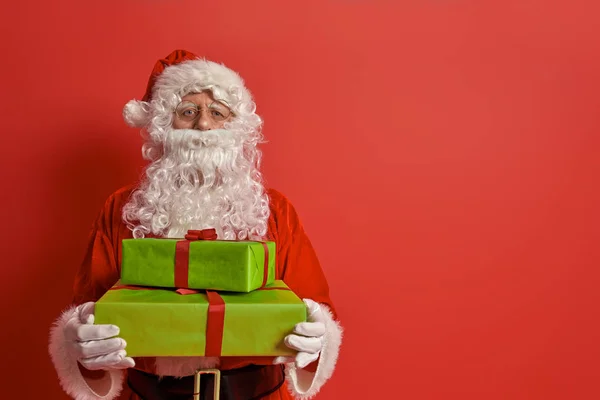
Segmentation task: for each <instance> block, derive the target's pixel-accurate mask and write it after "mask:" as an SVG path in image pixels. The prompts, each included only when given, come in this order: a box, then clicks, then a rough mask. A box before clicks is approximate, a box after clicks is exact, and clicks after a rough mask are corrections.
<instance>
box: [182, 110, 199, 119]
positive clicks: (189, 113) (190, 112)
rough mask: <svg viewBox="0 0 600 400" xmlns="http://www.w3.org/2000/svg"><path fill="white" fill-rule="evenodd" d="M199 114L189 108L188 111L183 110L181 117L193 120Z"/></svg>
mask: <svg viewBox="0 0 600 400" xmlns="http://www.w3.org/2000/svg"><path fill="white" fill-rule="evenodd" d="M197 113H198V112H197V111H196V110H194V109H193V108H188V109H185V110H183V112H182V113H181V115H182V116H184V117H188V118H193V117H195V116H196V114H197Z"/></svg>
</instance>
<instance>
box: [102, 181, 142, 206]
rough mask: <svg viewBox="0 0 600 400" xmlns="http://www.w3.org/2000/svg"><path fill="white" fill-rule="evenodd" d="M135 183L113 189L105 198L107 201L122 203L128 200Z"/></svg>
mask: <svg viewBox="0 0 600 400" xmlns="http://www.w3.org/2000/svg"><path fill="white" fill-rule="evenodd" d="M136 187H137V185H136V184H134V183H132V184H129V185H126V186H123V187H121V188H119V189H117V190H115V191H114V192H113V193H112V194H111V195H110V196H109V197H108V199H107V201H106V202H107V203H114V204H124V203H126V202H127V201H128V200H129V197H130V196H131V193H132V192H133V191H134V190H135V189H136Z"/></svg>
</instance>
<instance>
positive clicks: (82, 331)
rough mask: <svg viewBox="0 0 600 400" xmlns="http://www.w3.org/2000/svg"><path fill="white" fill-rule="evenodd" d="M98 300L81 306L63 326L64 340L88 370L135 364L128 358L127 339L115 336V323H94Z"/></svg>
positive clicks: (124, 366) (116, 328) (120, 367)
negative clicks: (126, 350)
mask: <svg viewBox="0 0 600 400" xmlns="http://www.w3.org/2000/svg"><path fill="white" fill-rule="evenodd" d="M94 309H95V303H94V302H88V303H85V304H82V305H80V306H78V307H77V308H76V309H75V312H74V313H73V316H72V317H71V318H70V319H69V321H68V322H67V324H66V325H65V327H64V337H65V340H66V341H67V343H65V344H66V345H67V346H66V347H67V348H68V349H69V351H70V352H71V353H72V354H73V355H74V356H75V357H76V358H77V361H79V363H80V364H81V365H82V366H83V367H85V368H86V369H89V370H109V369H126V368H132V367H133V366H135V362H134V361H133V358H131V357H127V353H126V352H125V346H126V345H127V343H125V340H123V339H122V338H119V337H116V336H117V335H118V334H119V328H118V327H117V326H115V325H94Z"/></svg>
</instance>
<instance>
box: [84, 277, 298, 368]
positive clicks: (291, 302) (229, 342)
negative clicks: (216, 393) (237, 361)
mask: <svg viewBox="0 0 600 400" xmlns="http://www.w3.org/2000/svg"><path fill="white" fill-rule="evenodd" d="M184 291H185V290H184ZM180 292H182V290H178V291H176V290H174V289H163V288H153V287H136V286H126V285H122V284H121V282H117V284H116V285H115V286H113V288H111V289H110V290H109V291H108V292H106V293H105V294H104V296H102V297H101V298H100V300H98V302H97V303H96V308H95V323H96V324H114V325H117V326H118V327H119V329H120V333H119V336H120V337H122V338H123V339H125V341H126V342H127V354H128V355H129V356H132V357H147V356H148V357H150V356H156V357H160V356H291V355H293V354H294V353H295V352H294V351H293V350H290V349H289V348H287V346H285V345H284V343H283V339H284V338H285V336H286V335H288V334H290V333H291V332H292V331H293V329H294V326H295V325H296V324H297V323H299V322H303V321H305V320H306V317H307V315H306V306H305V305H304V303H303V302H302V300H301V299H300V298H299V297H298V296H296V294H294V292H292V291H291V290H290V289H289V288H288V287H287V285H286V284H285V283H284V282H283V281H275V282H274V283H273V284H272V285H269V286H267V287H265V288H261V289H258V290H255V291H253V292H250V293H230V292H213V291H206V292H204V291H194V290H187V292H192V294H180Z"/></svg>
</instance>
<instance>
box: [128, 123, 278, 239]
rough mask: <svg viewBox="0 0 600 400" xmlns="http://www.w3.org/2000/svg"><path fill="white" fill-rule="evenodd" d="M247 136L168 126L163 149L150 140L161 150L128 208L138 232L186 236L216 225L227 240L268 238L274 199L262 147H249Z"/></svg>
mask: <svg viewBox="0 0 600 400" xmlns="http://www.w3.org/2000/svg"><path fill="white" fill-rule="evenodd" d="M243 137H244V133H243V131H242V130H231V129H219V130H211V131H198V130H190V129H169V130H168V131H167V132H166V138H165V139H164V143H163V144H162V148H160V149H159V150H157V148H156V147H157V146H156V144H152V143H147V146H149V147H151V146H154V148H152V150H153V151H155V152H156V153H159V156H157V157H156V158H155V159H154V161H153V162H152V163H151V164H150V165H149V166H148V167H147V169H146V179H145V180H144V181H143V182H142V183H141V185H140V188H139V189H137V190H136V191H135V192H134V193H133V194H132V196H131V199H130V201H129V203H128V204H126V205H125V207H124V208H123V219H124V221H125V222H126V223H127V224H128V226H129V228H130V229H132V230H133V236H134V237H136V238H141V237H144V235H146V234H148V233H152V234H154V235H157V236H162V237H169V238H181V237H183V236H185V233H186V232H187V231H188V230H189V229H206V228H215V229H216V231H217V235H218V237H219V239H222V240H236V239H237V240H244V239H246V240H259V239H263V238H264V237H265V236H266V233H267V220H268V218H269V202H268V198H267V195H266V193H265V190H264V187H263V185H262V178H261V174H260V172H259V171H258V167H257V163H258V161H257V160H255V159H254V158H256V154H257V150H256V149H255V148H247V147H244V142H243ZM252 152H253V154H254V157H248V154H249V153H252ZM258 158H260V155H258Z"/></svg>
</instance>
